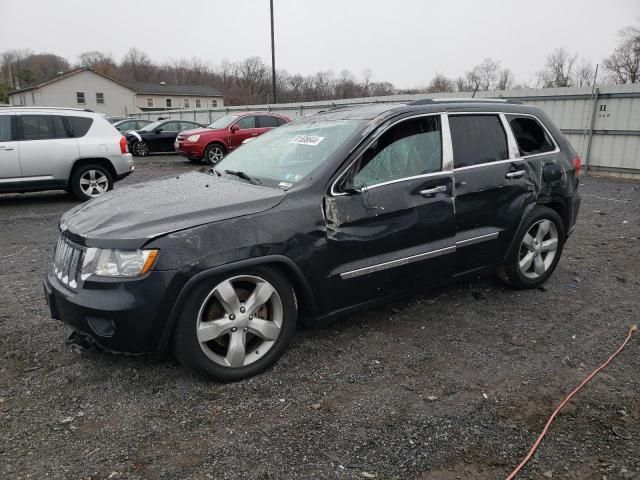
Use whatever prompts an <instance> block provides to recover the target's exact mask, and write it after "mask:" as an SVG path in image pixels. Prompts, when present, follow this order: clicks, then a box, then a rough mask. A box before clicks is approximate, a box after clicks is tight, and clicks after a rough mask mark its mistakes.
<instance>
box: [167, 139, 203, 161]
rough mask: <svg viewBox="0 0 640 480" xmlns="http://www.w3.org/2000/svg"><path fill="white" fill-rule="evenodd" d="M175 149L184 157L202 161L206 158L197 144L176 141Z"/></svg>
mask: <svg viewBox="0 0 640 480" xmlns="http://www.w3.org/2000/svg"><path fill="white" fill-rule="evenodd" d="M174 147H175V149H176V152H178V154H179V155H182V156H183V157H187V158H193V159H197V160H200V159H202V157H203V156H204V152H203V150H202V148H201V147H200V146H199V145H198V144H197V143H187V142H184V141H182V142H178V141H176V142H175V144H174Z"/></svg>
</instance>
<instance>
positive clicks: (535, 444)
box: [506, 325, 638, 480]
mask: <svg viewBox="0 0 640 480" xmlns="http://www.w3.org/2000/svg"><path fill="white" fill-rule="evenodd" d="M637 329H638V327H637V326H636V325H633V326H632V327H631V328H629V334H628V335H627V338H626V339H625V340H624V342H623V343H622V345H620V347H619V348H618V349H617V350H616V351H615V352H613V354H612V355H611V356H610V357H609V359H608V360H607V361H606V362H604V363H603V364H602V365H600V366H599V367H598V368H596V369H595V370H594V371H593V372H591V374H589V376H588V377H587V378H585V379H584V380H583V381H582V383H581V384H580V385H578V386H577V387H576V388H574V389H573V391H572V392H571V393H570V394H569V395H567V397H566V398H565V399H564V400H563V401H562V403H561V404H560V405H558V407H557V408H556V409H555V411H554V412H553V413H552V414H551V416H550V417H549V420H547V424H546V425H545V426H544V428H543V429H542V433H541V434H540V436H538V439H537V440H536V441H535V443H534V444H533V446H532V447H531V450H529V453H527V456H526V457H524V460H522V462H520V465H518V466H517V467H516V469H515V470H514V471H513V472H511V474H510V475H509V476H508V477H507V478H506V480H512V479H513V478H515V476H516V475H517V474H518V472H519V471H520V470H522V467H524V466H525V465H526V464H527V462H528V461H529V460H531V457H532V456H533V454H534V452H535V451H536V449H537V448H538V445H540V442H542V439H543V438H544V436H545V434H546V433H547V430H548V429H549V426H550V425H551V422H553V420H554V419H555V418H556V415H558V413H559V412H560V410H561V409H562V407H564V406H565V405H566V404H567V402H568V401H569V400H571V398H572V397H573V396H574V395H575V394H576V393H578V392H579V391H580V389H581V388H582V387H584V386H585V385H586V384H587V382H589V380H591V379H592V378H593V377H595V376H596V375H597V374H598V373H599V372H600V371H601V370H603V369H604V368H605V367H606V366H607V365H609V363H611V360H613V359H614V358H615V357H616V355H618V354H619V353H620V352H621V351H622V349H623V348H624V347H625V346H626V345H627V343H628V342H629V340H631V336H632V335H633V333H634V332H635V331H636V330H637Z"/></svg>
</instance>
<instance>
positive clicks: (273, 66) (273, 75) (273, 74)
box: [269, 0, 278, 103]
mask: <svg viewBox="0 0 640 480" xmlns="http://www.w3.org/2000/svg"><path fill="white" fill-rule="evenodd" d="M269 6H270V11H271V84H272V86H271V88H272V90H273V103H278V101H277V100H276V49H275V40H274V36H273V0H269Z"/></svg>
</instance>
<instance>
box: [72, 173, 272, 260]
mask: <svg viewBox="0 0 640 480" xmlns="http://www.w3.org/2000/svg"><path fill="white" fill-rule="evenodd" d="M284 196H285V192H283V191H282V190H280V189H278V188H268V187H263V186H259V185H252V184H250V183H247V182H245V181H243V180H235V179H230V178H225V177H217V176H216V175H213V174H207V173H200V172H192V173H188V174H185V175H180V176H178V177H171V178H165V179H161V180H156V181H152V182H145V183H138V184H135V185H131V186H128V187H124V188H116V189H115V190H113V191H111V192H109V193H107V194H105V195H103V196H101V197H99V198H96V199H94V200H91V201H89V202H87V203H85V204H82V205H80V206H78V207H76V208H74V209H71V210H69V211H68V212H67V213H65V214H64V215H63V216H62V219H61V220H60V228H61V230H63V231H66V232H67V233H66V234H67V235H68V236H70V237H71V238H72V239H75V240H76V241H78V242H79V243H81V244H84V245H86V246H89V247H91V246H98V247H105V248H106V247H109V248H139V247H141V246H142V245H144V244H145V243H146V242H147V241H149V240H151V239H152V238H155V237H158V236H161V235H165V234H167V233H171V232H175V231H178V230H183V229H186V228H190V227H195V226H198V225H203V224H205V223H211V222H217V221H220V220H226V219H230V218H234V217H239V216H242V215H251V214H253V213H258V212H261V211H264V210H267V209H269V208H272V207H274V206H276V205H277V204H278V203H280V202H281V201H282V199H283V198H284Z"/></svg>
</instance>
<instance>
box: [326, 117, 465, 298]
mask: <svg viewBox="0 0 640 480" xmlns="http://www.w3.org/2000/svg"><path fill="white" fill-rule="evenodd" d="M445 120H446V119H445ZM441 122H442V119H441V116H440V115H422V116H419V117H412V118H408V119H406V120H402V121H399V122H397V123H395V124H392V125H390V126H389V127H388V128H387V129H386V130H385V131H384V132H383V133H381V134H380V135H379V136H377V137H376V138H375V139H373V140H372V142H371V144H370V145H369V146H368V148H367V149H366V150H365V151H364V152H363V153H362V154H361V155H359V157H358V158H357V159H356V160H355V161H354V162H353V163H352V164H351V166H350V167H349V168H348V169H347V170H346V171H345V173H344V174H342V176H341V177H339V179H338V180H337V181H336V183H335V184H334V185H333V187H332V189H331V192H330V193H329V194H328V195H327V196H326V198H325V218H326V223H327V244H328V249H329V258H330V262H331V264H330V266H329V268H330V273H329V285H330V290H331V296H332V299H333V306H334V308H337V309H340V308H344V307H348V306H352V305H356V304H359V303H362V302H365V301H368V300H371V299H374V298H379V297H381V296H385V295H389V294H393V293H396V292H400V291H404V290H406V289H407V288H411V287H416V286H427V285H433V284H437V283H440V282H442V281H443V280H445V279H447V278H449V277H450V276H451V274H452V271H453V265H454V257H455V255H454V253H455V221H454V210H453V198H452V192H453V176H452V172H451V165H450V159H451V155H450V151H449V153H447V151H448V150H450V149H448V148H447V147H446V145H450V143H449V141H448V139H447V140H445V142H443V139H442V132H443V130H442V128H441ZM445 132H446V133H445V135H448V131H446V130H445ZM443 143H444V145H445V147H444V148H443ZM443 152H444V153H443ZM443 159H444V161H443ZM447 159H448V160H447ZM349 185H351V186H352V188H350V187H349Z"/></svg>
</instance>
